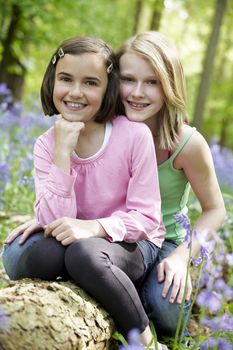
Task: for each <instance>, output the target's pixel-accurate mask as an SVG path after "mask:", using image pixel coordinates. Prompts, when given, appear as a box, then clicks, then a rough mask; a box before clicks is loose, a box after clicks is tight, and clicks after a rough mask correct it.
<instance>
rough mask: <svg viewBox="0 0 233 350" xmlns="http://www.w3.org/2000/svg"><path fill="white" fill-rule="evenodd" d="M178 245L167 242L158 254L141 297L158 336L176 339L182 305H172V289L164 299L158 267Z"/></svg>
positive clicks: (184, 313) (185, 312) (186, 334)
mask: <svg viewBox="0 0 233 350" xmlns="http://www.w3.org/2000/svg"><path fill="white" fill-rule="evenodd" d="M176 247H177V244H176V243H175V242H173V241H168V240H167V241H165V242H164V243H163V246H162V248H161V249H160V251H159V253H158V259H157V261H156V264H155V265H154V267H153V269H152V270H151V272H150V273H149V275H148V276H147V278H146V280H145V281H144V283H143V285H142V288H141V290H140V297H141V300H142V304H143V306H144V308H145V310H146V313H147V315H148V317H149V319H150V320H151V321H152V322H153V324H154V327H155V330H156V333H157V336H158V338H159V339H161V338H162V337H166V336H167V337H174V336H175V333H176V326H177V322H178V318H179V314H180V309H181V305H180V304H177V303H176V301H175V302H174V303H173V304H171V303H169V298H170V294H171V288H170V289H169V292H168V294H167V296H166V298H163V297H162V290H163V283H159V282H158V279H157V270H156V266H157V264H159V263H160V262H161V260H163V259H164V258H166V257H167V256H168V255H169V254H170V253H171V252H172V251H173V250H174V249H175V248H176ZM189 306H190V302H186V303H185V306H184V310H183V320H184V317H185V315H186V314H187V311H188V309H189ZM185 336H188V331H187V330H186V331H185Z"/></svg>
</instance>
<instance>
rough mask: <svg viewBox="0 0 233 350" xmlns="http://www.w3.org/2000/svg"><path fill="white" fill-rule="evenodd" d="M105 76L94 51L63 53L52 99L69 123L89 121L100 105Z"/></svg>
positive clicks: (102, 64)
mask: <svg viewBox="0 0 233 350" xmlns="http://www.w3.org/2000/svg"><path fill="white" fill-rule="evenodd" d="M107 84H108V76H107V72H106V67H105V64H104V60H103V58H102V57H101V56H100V55H98V54H94V53H83V54H80V55H70V54H65V56H64V57H63V58H61V59H59V61H58V63H57V66H56V72H55V83H54V90H53V102H54V105H55V107H56V109H57V110H58V111H59V113H60V114H62V116H63V118H64V119H66V120H67V121H70V122H78V121H82V122H84V123H87V122H92V121H94V119H95V115H96V113H97V112H98V110H99V109H100V107H101V104H102V101H103V98H104V95H105V92H106V88H107Z"/></svg>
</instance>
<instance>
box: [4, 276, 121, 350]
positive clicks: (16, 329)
mask: <svg viewBox="0 0 233 350" xmlns="http://www.w3.org/2000/svg"><path fill="white" fill-rule="evenodd" d="M0 310H1V312H3V313H4V314H5V318H6V322H5V325H4V326H3V325H2V327H1V325H0V350H29V349H30V350H73V349H80V350H84V349H85V350H86V349H87V350H103V349H116V344H115V343H114V341H113V340H112V339H111V336H112V333H113V332H114V330H115V326H114V322H113V320H112V318H111V317H110V316H109V315H108V313H107V312H106V311H105V310H104V309H103V308H101V306H100V305H99V304H98V303H97V302H96V301H95V300H93V299H92V298H90V296H88V295H87V294H86V293H85V292H84V291H83V290H82V289H80V288H78V287H77V286H75V285H74V284H73V283H71V282H45V281H41V280H30V279H24V280H21V281H18V282H16V283H11V285H10V286H8V287H6V286H5V287H4V288H2V289H0Z"/></svg>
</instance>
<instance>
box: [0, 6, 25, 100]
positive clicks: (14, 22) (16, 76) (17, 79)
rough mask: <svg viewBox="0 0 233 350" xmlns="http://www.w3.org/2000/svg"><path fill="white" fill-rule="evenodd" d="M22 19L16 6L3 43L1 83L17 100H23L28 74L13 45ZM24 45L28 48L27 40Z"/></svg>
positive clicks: (0, 69) (0, 67)
mask: <svg viewBox="0 0 233 350" xmlns="http://www.w3.org/2000/svg"><path fill="white" fill-rule="evenodd" d="M21 18H22V12H21V9H20V7H19V6H18V5H16V4H14V5H13V6H12V13H11V20H10V24H9V28H8V31H7V35H6V37H5V38H4V40H3V41H2V46H3V52H2V60H1V62H0V82H4V83H6V84H7V86H8V88H9V89H10V90H11V92H12V95H13V97H14V99H15V100H21V98H22V94H23V87H24V78H25V73H26V69H25V67H24V65H23V64H22V63H21V61H20V57H17V56H16V55H15V53H14V51H13V44H14V41H15V39H16V36H17V31H18V29H19V26H20V20H21ZM22 45H24V46H26V41H25V38H23V43H22ZM16 67H17V70H18V72H17V73H16V72H15V68H16ZM12 69H13V70H12Z"/></svg>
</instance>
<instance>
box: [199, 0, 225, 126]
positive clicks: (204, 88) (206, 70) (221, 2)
mask: <svg viewBox="0 0 233 350" xmlns="http://www.w3.org/2000/svg"><path fill="white" fill-rule="evenodd" d="M226 5H227V0H216V7H215V16H214V20H213V26H212V32H211V35H210V40H209V43H208V45H207V49H206V54H205V59H204V64H203V72H202V75H201V80H200V85H199V88H198V90H197V92H198V93H197V99H196V103H195V108H194V114H193V125H195V126H196V127H197V128H198V129H201V126H202V123H203V115H204V108H205V104H206V100H207V96H208V93H209V87H210V81H211V74H212V71H213V65H214V58H215V54H216V49H217V44H218V39H219V33H220V28H221V24H222V20H223V16H224V13H225V10H226Z"/></svg>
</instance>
